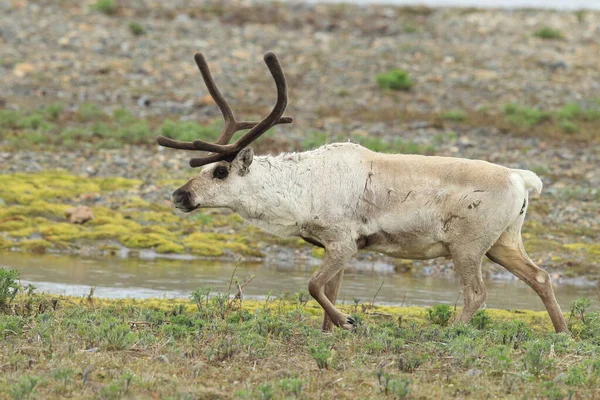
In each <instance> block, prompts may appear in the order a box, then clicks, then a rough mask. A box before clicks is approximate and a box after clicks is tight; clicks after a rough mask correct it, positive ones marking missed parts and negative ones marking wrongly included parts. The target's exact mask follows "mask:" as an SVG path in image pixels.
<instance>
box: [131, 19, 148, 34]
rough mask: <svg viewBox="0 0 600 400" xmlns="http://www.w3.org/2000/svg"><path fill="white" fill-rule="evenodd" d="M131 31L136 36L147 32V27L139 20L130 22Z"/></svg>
mask: <svg viewBox="0 0 600 400" xmlns="http://www.w3.org/2000/svg"><path fill="white" fill-rule="evenodd" d="M129 32H131V34H132V35H134V36H141V35H143V34H145V33H146V29H145V28H144V27H143V26H142V25H140V24H138V23H137V22H130V23H129Z"/></svg>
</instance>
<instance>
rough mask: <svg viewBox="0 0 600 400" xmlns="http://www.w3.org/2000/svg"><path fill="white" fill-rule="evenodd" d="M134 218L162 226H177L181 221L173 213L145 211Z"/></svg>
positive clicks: (133, 216) (135, 214) (134, 215)
mask: <svg viewBox="0 0 600 400" xmlns="http://www.w3.org/2000/svg"><path fill="white" fill-rule="evenodd" d="M132 218H133V219H135V220H136V221H140V222H156V223H161V224H176V223H178V222H180V221H181V217H178V216H177V215H174V214H173V213H172V212H159V211H143V212H138V213H134V214H132Z"/></svg>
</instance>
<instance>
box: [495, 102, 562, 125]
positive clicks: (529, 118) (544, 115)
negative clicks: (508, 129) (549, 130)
mask: <svg viewBox="0 0 600 400" xmlns="http://www.w3.org/2000/svg"><path fill="white" fill-rule="evenodd" d="M504 114H505V115H506V120H507V121H509V122H511V123H513V124H514V125H517V126H521V127H524V128H531V127H533V126H536V125H539V124H541V123H542V122H545V121H549V120H550V119H551V118H552V114H551V113H549V112H546V111H542V110H538V109H536V108H532V107H526V106H520V105H518V104H507V105H506V106H504Z"/></svg>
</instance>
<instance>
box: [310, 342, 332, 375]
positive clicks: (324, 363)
mask: <svg viewBox="0 0 600 400" xmlns="http://www.w3.org/2000/svg"><path fill="white" fill-rule="evenodd" d="M308 351H309V353H310V355H311V356H312V358H313V359H314V360H315V361H316V363H317V366H318V367H319V369H328V368H329V366H330V365H331V358H332V353H331V349H330V348H329V346H327V345H326V344H324V343H321V344H319V345H317V346H310V347H309V349H308Z"/></svg>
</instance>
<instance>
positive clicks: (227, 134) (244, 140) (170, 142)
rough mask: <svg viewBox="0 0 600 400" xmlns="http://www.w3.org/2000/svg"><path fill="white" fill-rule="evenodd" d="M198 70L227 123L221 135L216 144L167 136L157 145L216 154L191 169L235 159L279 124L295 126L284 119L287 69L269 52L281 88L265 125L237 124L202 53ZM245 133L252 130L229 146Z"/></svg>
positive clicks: (198, 56) (194, 163)
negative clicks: (242, 131)
mask: <svg viewBox="0 0 600 400" xmlns="http://www.w3.org/2000/svg"><path fill="white" fill-rule="evenodd" d="M194 60H196V64H197V65H198V69H200V73H201V74H202V78H203V79H204V83H205V84H206V87H207V89H208V92H209V93H210V95H211V96H212V98H213V99H214V100H215V103H217V105H218V106H219V109H220V110H221V114H223V119H224V120H225V123H224V125H223V129H222V130H221V134H220V135H219V138H218V139H217V141H216V142H215V143H209V142H205V141H203V140H200V139H197V140H194V141H193V142H181V141H179V140H174V139H170V138H167V137H164V136H159V137H158V139H157V142H158V144H159V145H161V146H164V147H170V148H173V149H181V150H203V151H210V152H213V153H214V154H210V155H208V156H205V157H200V158H192V159H191V160H190V166H192V167H193V168H195V167H201V166H202V165H206V164H210V163H213V162H216V161H220V160H232V159H233V158H234V157H235V155H236V154H237V153H238V152H239V151H240V150H242V149H243V148H245V147H247V146H249V145H250V144H251V143H252V142H254V141H255V140H256V139H258V138H259V137H260V136H261V135H262V134H263V133H265V132H266V131H268V130H269V129H270V128H271V127H273V126H274V125H277V124H289V123H291V122H293V118H290V117H281V116H282V115H283V112H284V111H285V107H286V106H287V84H286V82H285V75H284V74H283V69H282V68H281V65H280V64H279V60H277V57H276V56H275V54H273V53H271V52H268V53H266V54H265V56H264V60H265V63H266V64H267V67H268V68H269V71H270V72H271V75H272V76H273V79H274V80H275V86H276V87H277V102H276V103H275V106H274V107H273V110H271V112H270V113H269V115H267V116H266V117H265V118H263V120H262V121H259V122H254V121H237V120H236V119H235V116H234V115H233V111H232V110H231V107H230V106H229V103H227V100H225V98H224V97H223V95H222V94H221V92H220V91H219V88H218V87H217V85H216V84H215V81H214V80H213V78H212V76H211V74H210V70H209V69H208V64H207V63H206V60H205V59H204V56H203V55H202V54H201V53H197V54H196V55H195V56H194ZM243 129H250V130H249V131H248V132H246V133H245V134H244V135H243V136H242V137H240V138H239V139H238V140H237V141H235V142H234V143H231V144H228V143H229V141H230V140H231V137H232V136H233V134H234V133H235V132H237V131H240V130H243Z"/></svg>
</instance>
